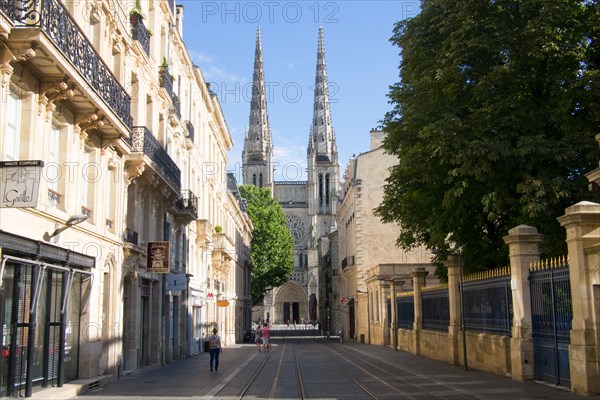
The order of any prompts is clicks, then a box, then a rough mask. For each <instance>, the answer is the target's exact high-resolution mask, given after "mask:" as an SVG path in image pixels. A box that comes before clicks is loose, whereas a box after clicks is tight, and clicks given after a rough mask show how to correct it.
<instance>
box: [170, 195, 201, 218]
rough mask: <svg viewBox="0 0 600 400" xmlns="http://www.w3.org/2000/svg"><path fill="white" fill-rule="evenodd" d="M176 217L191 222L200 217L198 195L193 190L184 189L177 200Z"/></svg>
mask: <svg viewBox="0 0 600 400" xmlns="http://www.w3.org/2000/svg"><path fill="white" fill-rule="evenodd" d="M174 215H175V218H177V219H182V220H183V221H184V222H191V221H194V220H196V219H197V218H198V197H197V196H196V195H195V194H194V193H193V192H192V191H191V190H183V191H182V192H181V197H180V198H179V199H177V201H176V202H175V210H174Z"/></svg>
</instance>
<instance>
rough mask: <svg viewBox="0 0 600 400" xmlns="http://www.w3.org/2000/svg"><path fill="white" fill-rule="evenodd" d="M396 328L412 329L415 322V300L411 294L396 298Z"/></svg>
mask: <svg viewBox="0 0 600 400" xmlns="http://www.w3.org/2000/svg"><path fill="white" fill-rule="evenodd" d="M397 301H398V328H402V329H412V328H413V323H414V321H415V299H414V297H413V294H412V293H411V294H410V295H408V296H402V297H398V300H397Z"/></svg>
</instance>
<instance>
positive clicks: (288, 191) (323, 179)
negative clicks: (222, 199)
mask: <svg viewBox="0 0 600 400" xmlns="http://www.w3.org/2000/svg"><path fill="white" fill-rule="evenodd" d="M266 98H267V97H266V91H265V72H264V65H263V58H262V43H261V35H260V30H257V34H256V51H255V59H254V74H253V85H252V100H251V104H250V120H249V126H248V130H247V132H246V137H245V139H244V150H243V152H242V163H243V182H244V184H252V185H255V186H257V187H266V188H270V189H271V191H272V193H273V197H274V198H275V199H277V200H278V201H279V203H280V204H281V205H282V206H283V210H284V212H285V215H286V219H287V225H288V228H289V229H290V231H291V233H292V236H293V237H294V270H293V273H292V275H291V276H290V279H289V281H288V282H287V283H286V284H285V285H283V286H281V287H278V288H275V289H274V290H273V291H271V293H268V294H267V295H266V296H265V304H264V305H265V310H264V311H265V316H266V317H268V318H270V321H271V322H273V323H285V322H287V321H289V322H290V323H294V322H295V323H302V322H308V321H316V320H323V319H322V318H321V317H322V316H319V315H318V313H319V304H318V303H319V285H320V284H321V285H322V284H323V283H320V282H319V271H318V251H317V244H318V243H317V241H318V239H319V238H320V237H321V236H324V235H327V234H329V233H330V232H331V231H332V229H334V228H335V223H336V222H335V219H336V215H337V210H338V200H337V192H338V185H339V182H338V180H339V165H338V152H337V146H336V142H335V133H334V130H333V127H332V125H331V110H330V104H329V88H328V83H327V68H326V64H325V48H324V43H323V28H322V27H321V28H320V29H319V38H318V49H317V68H316V77H315V89H314V105H313V116H312V120H311V121H310V127H311V128H310V133H309V137H308V148H307V165H308V169H307V172H308V181H275V180H274V179H273V142H272V136H271V128H270V126H269V117H268V114H267V101H266ZM267 313H269V314H267Z"/></svg>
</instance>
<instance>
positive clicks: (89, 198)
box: [81, 147, 100, 222]
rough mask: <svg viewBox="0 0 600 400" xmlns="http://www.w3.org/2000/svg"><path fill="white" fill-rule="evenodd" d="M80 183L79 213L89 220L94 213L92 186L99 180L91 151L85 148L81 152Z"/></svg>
mask: <svg viewBox="0 0 600 400" xmlns="http://www.w3.org/2000/svg"><path fill="white" fill-rule="evenodd" d="M81 170H82V172H83V173H82V178H83V179H82V182H81V213H82V214H85V215H87V216H88V218H90V222H91V218H92V217H93V215H92V213H93V212H94V207H93V205H94V186H95V184H96V183H97V182H98V179H99V173H100V171H99V169H98V165H97V164H96V163H95V162H94V153H93V149H91V148H87V147H86V148H85V151H84V152H83V165H82V166H81Z"/></svg>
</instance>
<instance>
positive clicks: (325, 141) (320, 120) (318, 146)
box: [308, 26, 337, 162]
mask: <svg viewBox="0 0 600 400" xmlns="http://www.w3.org/2000/svg"><path fill="white" fill-rule="evenodd" d="M308 150H309V152H314V153H316V154H315V155H316V156H322V157H319V158H320V159H321V160H325V158H324V157H327V158H326V160H327V161H330V162H337V147H336V143H335V132H334V131H333V126H332V125H331V109H330V105H329V84H328V82H327V65H326V63H325V44H324V40H323V27H322V26H321V27H320V28H319V43H318V47H317V72H316V76H315V99H314V105H313V119H312V126H311V129H310V140H309V144H308Z"/></svg>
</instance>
